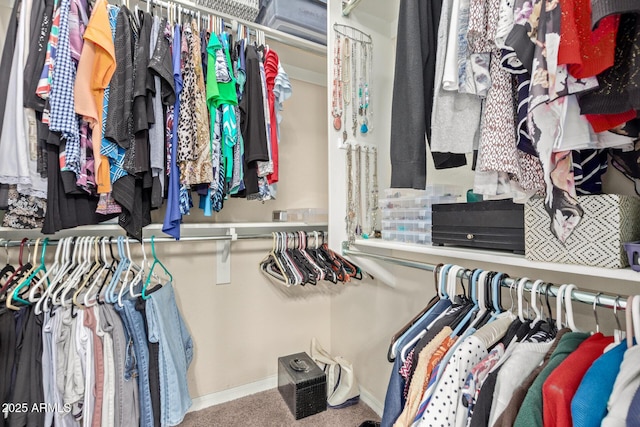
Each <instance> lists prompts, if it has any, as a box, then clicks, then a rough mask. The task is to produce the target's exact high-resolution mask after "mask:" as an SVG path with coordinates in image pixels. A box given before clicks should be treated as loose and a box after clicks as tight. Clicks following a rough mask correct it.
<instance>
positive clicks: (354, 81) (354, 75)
mask: <svg viewBox="0 0 640 427" xmlns="http://www.w3.org/2000/svg"><path fill="white" fill-rule="evenodd" d="M351 44H352V46H351V118H352V120H353V126H352V128H351V130H352V131H353V137H354V138H355V137H356V135H357V131H358V110H356V87H357V85H358V63H357V56H358V45H359V43H357V42H352V43H351Z"/></svg>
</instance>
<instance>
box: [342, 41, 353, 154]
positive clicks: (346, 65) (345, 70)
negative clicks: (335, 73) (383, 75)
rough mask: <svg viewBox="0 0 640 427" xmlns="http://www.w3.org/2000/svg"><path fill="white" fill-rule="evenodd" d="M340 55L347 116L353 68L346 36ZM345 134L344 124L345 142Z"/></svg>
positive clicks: (344, 137) (345, 138)
mask: <svg viewBox="0 0 640 427" xmlns="http://www.w3.org/2000/svg"><path fill="white" fill-rule="evenodd" d="M342 55H343V56H342V85H341V86H342V88H343V91H342V101H343V103H344V108H343V111H344V114H345V116H346V117H348V116H347V107H348V106H349V103H350V102H351V92H352V86H351V74H352V73H353V69H352V68H351V41H350V40H349V38H348V37H345V38H344V49H343V53H342ZM347 120H348V119H347ZM347 136H348V135H347V127H346V126H345V128H344V131H343V132H342V140H343V142H345V143H346V142H347Z"/></svg>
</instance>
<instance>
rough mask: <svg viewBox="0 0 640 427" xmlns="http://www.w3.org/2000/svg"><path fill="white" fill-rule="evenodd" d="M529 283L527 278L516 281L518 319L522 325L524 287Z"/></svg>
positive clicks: (523, 319)
mask: <svg viewBox="0 0 640 427" xmlns="http://www.w3.org/2000/svg"><path fill="white" fill-rule="evenodd" d="M528 281H529V278H528V277H523V278H522V279H520V280H519V281H518V318H519V319H520V321H521V322H523V323H524V321H525V318H524V286H525V285H526V284H527V282H528Z"/></svg>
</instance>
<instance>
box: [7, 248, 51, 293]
mask: <svg viewBox="0 0 640 427" xmlns="http://www.w3.org/2000/svg"><path fill="white" fill-rule="evenodd" d="M39 242H40V239H37V240H36V246H35V248H34V252H33V253H34V265H36V263H37V260H36V256H37V252H38V244H39ZM48 243H49V238H48V237H45V239H44V240H43V241H42V253H41V254H40V264H38V265H37V267H36V268H34V270H33V272H32V273H31V274H29V276H28V277H27V279H26V280H24V281H23V282H22V283H21V284H20V285H18V286H17V287H16V288H15V290H14V291H13V299H14V300H16V301H18V302H20V303H22V304H25V305H29V304H31V301H30V300H28V296H27V300H24V299H22V298H21V297H20V295H21V291H22V289H24V288H25V287H28V286H30V285H31V284H32V283H33V282H34V281H35V280H36V277H37V276H38V274H43V275H44V277H46V275H47V267H46V265H45V255H46V252H47V244H48ZM41 277H42V276H41ZM36 283H37V282H36Z"/></svg>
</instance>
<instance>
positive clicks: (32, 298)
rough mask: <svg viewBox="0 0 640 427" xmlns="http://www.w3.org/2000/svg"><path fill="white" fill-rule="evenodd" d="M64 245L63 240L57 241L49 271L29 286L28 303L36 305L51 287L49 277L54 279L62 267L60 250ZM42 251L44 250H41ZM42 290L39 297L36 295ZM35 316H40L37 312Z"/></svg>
mask: <svg viewBox="0 0 640 427" xmlns="http://www.w3.org/2000/svg"><path fill="white" fill-rule="evenodd" d="M64 244H65V239H64V238H62V239H60V240H59V241H58V246H57V247H56V253H55V255H54V262H53V265H51V266H50V267H49V269H48V270H47V271H46V273H45V274H44V275H43V276H42V277H41V278H40V279H39V280H38V281H37V282H36V283H35V284H34V285H33V286H31V288H30V289H29V302H30V303H32V304H33V303H36V302H38V300H39V299H40V298H41V297H42V296H43V294H44V292H45V291H46V289H47V288H48V287H49V286H51V279H50V277H55V275H56V273H57V271H58V268H59V267H60V266H61V265H62V264H61V262H60V255H61V254H62V250H63V248H64ZM43 250H44V249H43ZM45 280H46V281H47V284H46V286H45V287H44V288H43V285H44V282H45ZM40 289H42V293H41V294H40V295H37V292H38V291H39V290H40ZM36 314H40V313H38V312H36Z"/></svg>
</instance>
